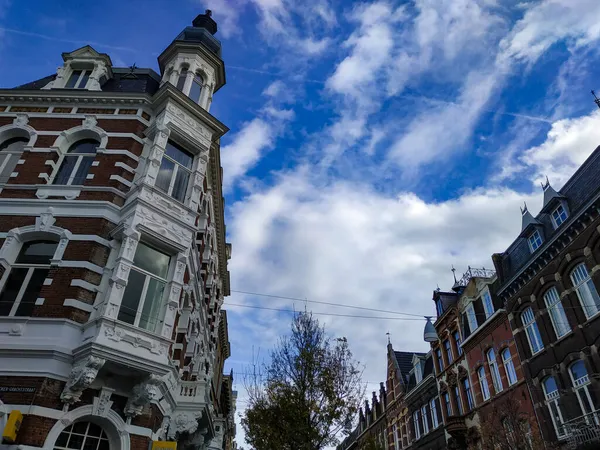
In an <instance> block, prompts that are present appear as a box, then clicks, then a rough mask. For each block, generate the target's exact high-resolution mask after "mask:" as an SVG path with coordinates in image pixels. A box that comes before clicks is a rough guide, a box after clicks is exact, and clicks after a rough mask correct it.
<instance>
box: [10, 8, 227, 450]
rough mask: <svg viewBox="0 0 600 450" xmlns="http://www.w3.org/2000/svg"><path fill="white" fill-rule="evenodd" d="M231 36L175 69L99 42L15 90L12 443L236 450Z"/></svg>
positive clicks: (204, 22) (178, 58)
mask: <svg viewBox="0 0 600 450" xmlns="http://www.w3.org/2000/svg"><path fill="white" fill-rule="evenodd" d="M216 31H217V24H216V23H215V22H214V21H213V19H212V18H211V14H210V11H207V13H206V14H201V15H199V16H198V17H197V18H196V19H195V20H194V21H193V24H192V26H189V27H186V28H185V29H184V30H183V31H182V32H181V33H180V34H179V35H178V36H177V37H176V38H175V40H174V41H173V42H172V43H171V44H169V45H168V47H167V48H166V49H165V50H164V51H163V52H162V53H161V54H160V56H159V57H158V65H159V68H160V74H157V73H156V72H154V71H153V70H152V69H142V68H136V67H135V66H133V67H129V68H118V67H113V65H112V61H111V59H110V57H109V56H108V55H107V54H102V53H98V52H97V51H95V50H94V49H93V48H92V47H90V46H86V47H83V48H80V49H78V50H75V51H72V52H70V53H63V55H62V58H63V61H64V63H63V64H62V65H61V66H60V67H59V68H58V69H57V71H56V74H53V75H51V76H48V77H46V78H43V79H41V80H37V81H33V82H31V83H28V84H25V85H23V86H19V87H17V88H14V89H2V90H0V246H1V247H0V429H4V428H5V426H6V424H7V422H9V417H10V416H11V415H13V414H14V412H15V411H20V413H22V415H23V419H22V424H21V427H20V430H19V431H18V433H16V438H13V439H11V440H12V442H11V440H9V441H7V440H5V441H4V442H3V445H0V447H5V446H6V447H7V448H10V445H15V446H17V445H20V446H21V447H19V448H22V449H26V450H32V449H35V448H44V449H66V448H69V449H72V450H78V449H81V450H82V449H86V450H107V449H110V450H129V449H132V450H146V449H147V448H148V446H149V444H150V441H177V443H178V448H179V449H180V450H181V449H188V448H189V449H211V450H217V449H218V450H221V449H223V448H224V446H227V447H230V446H231V437H232V436H233V434H234V431H235V430H234V422H233V412H234V410H235V404H234V402H235V393H234V392H233V391H232V377H231V376H230V375H229V376H223V374H222V373H223V364H224V361H225V359H226V358H227V357H229V354H230V345H229V342H228V336H227V317H226V314H225V311H222V310H221V306H222V303H223V298H224V296H226V295H229V272H228V270H227V260H228V258H229V256H230V252H231V247H230V245H229V244H227V243H226V242H225V224H224V214H223V207H224V204H223V198H222V169H221V167H220V159H219V158H220V157H219V151H220V150H219V139H220V137H221V136H223V134H225V133H226V132H227V131H228V129H227V127H226V126H225V125H223V124H222V123H221V122H219V121H218V120H217V119H216V118H215V117H213V116H212V115H211V114H210V113H209V111H210V105H211V102H212V99H213V95H214V94H215V93H216V92H217V91H218V90H219V89H220V88H221V87H223V85H224V84H225V72H224V63H223V61H222V59H221V44H220V42H219V41H218V40H217V39H216V38H215V37H214V36H213V35H214V34H215V32H216ZM15 448H16V447H15Z"/></svg>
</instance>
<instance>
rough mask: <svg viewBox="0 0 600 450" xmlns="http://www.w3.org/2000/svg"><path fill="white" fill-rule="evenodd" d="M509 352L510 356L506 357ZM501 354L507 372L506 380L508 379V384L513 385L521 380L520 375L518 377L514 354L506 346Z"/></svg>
mask: <svg viewBox="0 0 600 450" xmlns="http://www.w3.org/2000/svg"><path fill="white" fill-rule="evenodd" d="M507 353H508V358H506V354H507ZM500 356H501V358H502V365H503V366H504V372H505V373H506V381H508V385H509V386H512V385H513V384H516V383H517V382H518V381H519V377H517V371H516V369H515V363H514V361H513V359H512V354H511V353H510V349H509V348H508V347H506V348H505V349H504V350H502V352H500ZM513 380H514V381H513Z"/></svg>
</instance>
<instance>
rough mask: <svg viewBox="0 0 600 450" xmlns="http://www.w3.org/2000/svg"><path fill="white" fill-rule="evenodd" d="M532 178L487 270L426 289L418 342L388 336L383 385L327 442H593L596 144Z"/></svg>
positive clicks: (598, 273) (597, 307) (598, 283)
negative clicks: (538, 181)
mask: <svg viewBox="0 0 600 450" xmlns="http://www.w3.org/2000/svg"><path fill="white" fill-rule="evenodd" d="M542 188H543V207H542V209H541V211H539V213H538V214H537V215H536V216H535V217H534V216H533V215H532V214H531V212H530V211H529V210H528V209H527V207H526V206H525V207H524V208H523V209H522V228H521V231H520V233H519V235H518V236H517V237H516V239H515V241H514V242H513V243H512V244H511V245H510V246H509V247H508V248H507V249H506V250H505V251H504V252H502V253H496V254H494V255H492V261H493V264H494V270H487V269H472V268H469V269H468V270H467V271H466V273H465V274H464V275H463V276H462V277H461V278H460V279H456V278H455V283H454V286H453V287H452V289H451V290H449V291H448V292H444V291H441V290H440V289H437V290H435V291H434V292H433V302H434V303H435V308H436V312H437V317H436V318H435V321H434V323H433V324H431V323H430V322H428V324H427V326H426V328H425V336H424V337H425V340H426V341H428V342H429V343H430V350H429V351H428V352H427V353H415V352H405V351H395V350H394V349H393V348H392V345H391V343H389V344H388V348H387V382H386V385H385V387H384V386H383V383H382V385H381V388H380V393H379V395H378V396H376V394H375V393H373V399H372V401H371V404H369V403H366V404H365V406H364V407H363V408H362V409H361V411H360V417H359V424H358V426H357V428H356V429H355V430H354V431H353V432H352V433H351V434H350V436H349V437H348V438H347V439H346V440H344V442H343V443H342V444H341V445H340V446H339V447H338V449H340V450H350V449H367V448H377V449H386V450H387V449H389V450H400V449H415V450H416V449H423V450H426V449H427V450H437V449H446V448H448V449H482V450H487V449H490V450H492V449H494V450H495V449H529V450H538V449H543V448H569V449H575V448H600V355H599V354H598V347H599V345H600V295H599V294H598V291H599V290H600V147H598V148H597V149H596V150H595V151H594V152H593V153H592V154H591V156H590V157H589V158H588V159H587V160H586V161H585V162H584V164H583V165H582V166H581V167H580V168H579V170H578V171H577V172H576V173H575V174H574V175H573V176H572V177H571V178H570V179H569V180H568V181H567V183H566V184H565V185H564V187H563V188H562V189H560V191H558V192H557V191H556V190H555V189H553V188H552V186H551V185H550V183H549V182H548V181H547V182H546V183H545V184H544V185H543V186H542ZM586 445H587V447H585V446H586Z"/></svg>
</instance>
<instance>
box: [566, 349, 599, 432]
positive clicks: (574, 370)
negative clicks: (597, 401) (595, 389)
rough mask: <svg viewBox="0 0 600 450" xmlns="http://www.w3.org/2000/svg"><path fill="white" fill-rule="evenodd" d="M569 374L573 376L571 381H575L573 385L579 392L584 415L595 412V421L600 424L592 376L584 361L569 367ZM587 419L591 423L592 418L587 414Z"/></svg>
mask: <svg viewBox="0 0 600 450" xmlns="http://www.w3.org/2000/svg"><path fill="white" fill-rule="evenodd" d="M569 375H570V376H571V381H572V382H573V387H574V388H575V393H576V394H577V400H578V401H579V406H580V407H581V412H582V413H583V414H584V415H587V414H591V413H594V416H593V421H594V422H595V423H596V425H600V421H599V420H598V414H596V407H595V406H594V402H593V401H592V396H591V395H590V377H589V375H588V373H587V370H586V368H585V364H584V363H583V361H581V360H579V361H576V362H574V363H573V364H571V367H569ZM585 420H586V422H588V423H591V421H592V418H590V417H589V416H587V417H586V419H585Z"/></svg>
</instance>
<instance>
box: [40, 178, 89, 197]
mask: <svg viewBox="0 0 600 450" xmlns="http://www.w3.org/2000/svg"><path fill="white" fill-rule="evenodd" d="M43 175H46V174H43ZM51 178H52V177H49V178H47V179H46V180H47V181H48V183H49V182H50V179H51ZM79 194H81V189H77V188H75V189H74V188H73V187H72V186H70V185H67V186H64V185H53V186H52V187H42V188H39V189H38V190H37V191H36V192H35V195H36V197H37V198H48V197H64V198H66V199H69V200H73V199H75V198H77V197H79Z"/></svg>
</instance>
